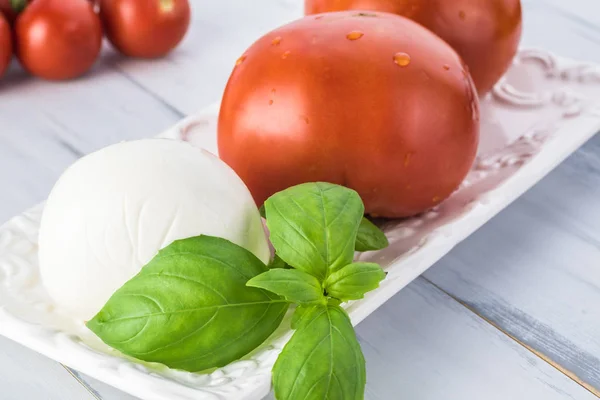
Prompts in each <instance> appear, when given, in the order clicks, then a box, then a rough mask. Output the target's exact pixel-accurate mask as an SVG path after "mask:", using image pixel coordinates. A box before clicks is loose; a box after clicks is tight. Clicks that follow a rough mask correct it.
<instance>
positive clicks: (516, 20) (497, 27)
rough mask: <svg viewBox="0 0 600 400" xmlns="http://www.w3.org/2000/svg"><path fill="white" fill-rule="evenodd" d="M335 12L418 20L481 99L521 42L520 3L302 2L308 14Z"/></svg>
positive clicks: (515, 0)
mask: <svg viewBox="0 0 600 400" xmlns="http://www.w3.org/2000/svg"><path fill="white" fill-rule="evenodd" d="M339 10H378V11H386V12H392V13H396V14H399V15H402V16H405V17H407V18H410V19H413V20H414V21H417V22H418V23H420V24H421V25H423V26H425V27H426V28H428V29H430V30H432V31H433V32H435V33H436V34H437V35H439V36H440V37H441V38H442V39H444V40H445V41H446V42H448V43H449V44H450V45H451V46H452V47H454V49H455V50H456V51H457V52H458V54H460V56H461V57H462V58H463V59H464V61H465V62H466V63H467V65H468V66H469V68H470V70H471V76H472V77H473V80H474V81H475V85H476V86H477V89H478V91H479V93H481V94H483V93H486V92H488V91H489V90H490V89H492V87H493V86H494V84H495V83H496V82H498V80H499V79H500V78H501V77H502V75H504V73H505V72H506V70H507V69H508V68H509V67H510V64H511V62H512V59H513V58H514V56H515V54H516V52H517V49H518V46H519V41H520V40H521V30H522V16H521V2H520V0H305V11H306V13H307V14H315V13H322V12H327V11H339Z"/></svg>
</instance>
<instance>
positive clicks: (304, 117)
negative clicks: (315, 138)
mask: <svg viewBox="0 0 600 400" xmlns="http://www.w3.org/2000/svg"><path fill="white" fill-rule="evenodd" d="M300 118H302V120H303V121H304V122H305V123H306V124H307V125H308V117H307V116H306V115H301V116H300Z"/></svg>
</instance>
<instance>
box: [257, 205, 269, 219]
mask: <svg viewBox="0 0 600 400" xmlns="http://www.w3.org/2000/svg"><path fill="white" fill-rule="evenodd" d="M258 212H259V214H260V216H261V217H263V218H264V219H267V212H266V211H265V205H264V204H263V205H262V206H260V208H259V209H258Z"/></svg>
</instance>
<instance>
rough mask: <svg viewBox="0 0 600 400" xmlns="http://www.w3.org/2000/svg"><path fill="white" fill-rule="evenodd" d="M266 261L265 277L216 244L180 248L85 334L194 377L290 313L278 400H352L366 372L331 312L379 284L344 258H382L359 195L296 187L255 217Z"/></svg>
mask: <svg viewBox="0 0 600 400" xmlns="http://www.w3.org/2000/svg"><path fill="white" fill-rule="evenodd" d="M261 213H262V215H263V216H264V217H265V218H266V220H267V226H268V228H269V231H270V234H271V242H272V244H273V247H274V248H275V250H276V254H275V257H274V259H273V261H272V262H271V263H270V264H269V267H267V266H266V265H264V264H263V263H262V262H261V261H260V260H258V259H257V258H256V257H255V256H254V255H253V254H252V253H251V252H249V251H248V250H246V249H244V248H242V247H240V246H237V245H235V244H233V243H231V242H229V241H227V240H225V239H220V238H215V237H210V236H198V237H192V238H188V239H184V240H179V241H176V242H174V243H172V244H171V245H169V246H167V247H166V248H165V249H163V250H161V251H160V252H159V253H158V255H157V256H156V257H155V258H154V259H153V260H152V261H150V263H148V264H147V265H146V266H145V267H144V268H142V270H141V272H140V273H139V274H138V275H136V276H135V277H133V278H132V279H131V280H130V281H128V282H127V283H126V284H125V285H124V286H123V287H121V288H120V289H119V290H118V291H117V292H115V294H114V295H113V296H112V297H111V298H110V299H109V301H108V302H107V304H106V305H105V306H104V307H103V308H102V310H101V311H100V312H99V313H98V314H97V315H96V316H95V317H94V318H93V319H92V320H91V321H89V322H88V323H87V326H88V327H89V328H90V329H91V330H92V331H93V332H94V333H96V335H98V336H99V337H100V339H102V340H103V341H104V342H105V343H106V344H108V345H110V346H112V347H113V348H115V349H117V350H119V351H121V352H123V353H124V354H127V355H129V356H132V357H135V358H138V359H140V360H145V361H151V362H159V363H162V364H165V365H167V366H169V367H172V368H177V369H183V370H187V371H201V370H205V369H209V368H214V367H221V366H224V365H226V364H228V363H230V362H232V361H235V360H237V359H239V358H241V357H243V356H245V355H246V354H248V353H249V352H250V351H252V350H253V349H255V348H256V347H257V346H259V345H260V344H261V343H263V342H264V341H265V340H266V339H267V338H268V337H269V336H270V335H271V333H273V331H274V330H275V329H276V328H277V327H278V326H279V325H280V324H281V321H282V318H283V315H284V314H285V312H286V310H287V309H288V306H289V304H290V303H293V304H296V305H297V307H296V310H295V312H294V314H293V316H292V321H291V327H292V329H294V334H293V336H292V338H291V340H290V341H289V342H288V344H287V345H286V346H285V347H284V349H283V351H282V352H281V354H280V356H279V358H278V359H277V362H276V364H275V366H274V367H273V387H274V391H275V396H276V398H277V399H278V400H306V399H330V400H337V399H340V400H362V399H363V398H364V390H365V384H366V373H365V360H364V357H363V354H362V351H361V349H360V345H359V343H358V341H357V338H356V334H355V332H354V329H353V327H352V324H351V322H350V318H349V317H348V315H347V314H346V312H345V311H344V309H343V308H342V307H340V304H341V303H342V302H343V301H348V300H357V299H361V298H362V297H363V296H364V295H365V293H367V292H369V291H371V290H373V289H375V288H377V287H378V286H379V283H380V282H381V281H382V280H383V279H384V278H385V273H384V272H383V270H382V269H381V267H380V266H379V265H377V264H373V263H363V262H357V263H353V258H354V251H355V250H358V251H371V250H377V249H381V248H383V247H385V246H387V244H388V242H387V239H386V238H385V235H384V234H383V232H381V231H380V230H379V228H377V227H376V226H375V225H374V224H373V223H371V222H370V221H369V220H367V219H365V218H364V217H363V213H364V206H363V203H362V200H361V199H360V197H359V196H358V194H357V193H356V192H355V191H353V190H351V189H347V188H345V187H342V186H338V185H333V184H329V183H320V182H319V183H308V184H303V185H298V186H295V187H292V188H289V189H287V190H284V191H282V192H279V193H277V194H275V195H273V196H272V197H270V198H269V199H268V200H267V201H266V202H265V205H264V207H263V208H262V209H261Z"/></svg>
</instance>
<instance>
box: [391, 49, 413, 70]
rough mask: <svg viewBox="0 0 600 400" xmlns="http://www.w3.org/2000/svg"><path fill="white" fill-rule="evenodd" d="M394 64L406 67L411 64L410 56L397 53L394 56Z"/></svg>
mask: <svg viewBox="0 0 600 400" xmlns="http://www.w3.org/2000/svg"><path fill="white" fill-rule="evenodd" d="M394 62H395V63H396V64H398V65H399V66H401V67H406V66H407V65H408V64H410V56H409V55H408V54H406V53H402V52H400V53H396V54H394Z"/></svg>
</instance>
